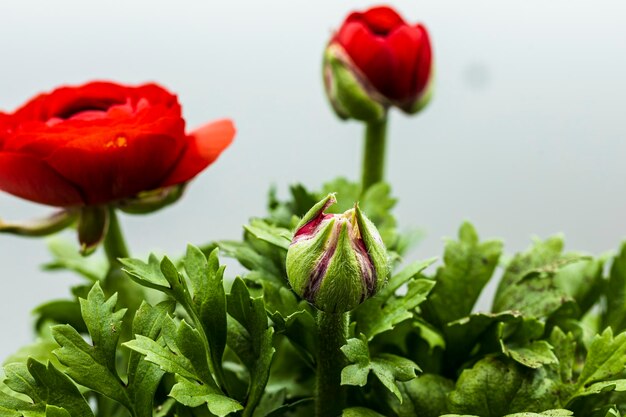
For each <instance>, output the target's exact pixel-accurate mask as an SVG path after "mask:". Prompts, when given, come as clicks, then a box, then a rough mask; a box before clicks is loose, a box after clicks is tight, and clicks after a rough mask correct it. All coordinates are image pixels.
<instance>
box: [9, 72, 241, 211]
mask: <svg viewBox="0 0 626 417" xmlns="http://www.w3.org/2000/svg"><path fill="white" fill-rule="evenodd" d="M234 134H235V129H234V127H233V124H232V123H231V122H230V121H229V120H220V121H217V122H213V123H209V124H207V125H205V126H203V127H201V128H199V129H197V130H195V131H192V132H191V133H185V121H184V120H183V118H182V115H181V107H180V104H179V103H178V100H177V98H176V96H175V95H173V94H172V93H170V92H168V91H167V90H165V89H164V88H162V87H160V86H158V85H155V84H146V85H141V86H138V87H129V86H124V85H119V84H114V83H110V82H92V83H89V84H85V85H82V86H78V87H62V88H58V89H56V90H54V91H52V92H51V93H47V94H41V95H39V96H37V97H35V98H33V99H32V100H30V101H29V102H28V103H26V104H25V105H23V106H22V107H21V108H19V109H18V110H16V111H15V112H14V113H12V114H2V113H0V190H4V191H6V192H8V193H11V194H13V195H16V196H18V197H22V198H25V199H27V200H31V201H34V202H37V203H42V204H47V205H51V206H59V207H74V206H92V205H101V204H107V203H111V202H115V201H117V200H122V199H127V198H132V197H135V196H136V195H137V194H138V193H140V192H142V191H149V190H155V189H158V188H162V187H168V186H172V185H176V184H181V183H184V182H186V181H189V180H190V179H192V178H193V177H195V176H196V175H197V174H198V173H200V172H201V171H202V170H203V169H205V168H206V167H207V166H208V165H210V164H211V163H212V162H213V161H215V159H216V158H217V157H218V156H219V155H220V153H221V152H222V151H223V150H224V149H225V148H226V147H227V146H228V145H229V144H230V143H231V141H232V139H233V136H234Z"/></svg>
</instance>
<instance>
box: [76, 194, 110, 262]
mask: <svg viewBox="0 0 626 417" xmlns="http://www.w3.org/2000/svg"><path fill="white" fill-rule="evenodd" d="M108 229H109V209H108V207H106V206H85V207H82V208H81V210H80V219H79V221H78V241H79V243H80V253H81V254H83V255H84V256H87V255H90V254H91V253H93V251H95V250H96V248H97V247H98V245H99V244H100V243H101V242H102V241H103V240H104V237H105V236H106V233H107V231H108Z"/></svg>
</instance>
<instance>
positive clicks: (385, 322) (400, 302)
mask: <svg viewBox="0 0 626 417" xmlns="http://www.w3.org/2000/svg"><path fill="white" fill-rule="evenodd" d="M434 261H435V260H434V259H429V260H426V261H421V262H414V263H412V264H411V265H409V266H408V267H406V268H405V269H403V270H402V271H401V272H400V273H398V274H396V275H394V276H393V277H391V279H390V280H389V282H388V283H387V286H386V287H384V288H383V289H382V290H381V291H380V292H379V293H378V294H377V295H376V296H374V297H372V298H370V299H369V300H367V301H366V302H364V303H363V304H361V306H359V307H358V308H357V309H356V310H355V312H354V316H355V317H356V323H357V332H358V333H363V334H364V335H366V336H367V338H368V340H371V339H373V338H374V336H376V335H378V334H380V333H383V332H385V331H388V330H392V329H393V328H394V326H396V325H397V324H399V323H401V322H403V321H405V320H408V319H410V318H412V317H413V316H414V311H415V308H416V307H417V306H418V305H420V303H422V302H423V301H424V300H425V299H426V296H427V295H428V293H429V292H430V290H431V289H432V288H433V286H434V285H435V283H434V282H433V281H431V280H427V279H418V278H417V277H418V276H420V273H421V272H422V271H423V270H424V269H426V268H427V267H428V266H429V265H431V264H432V263H433V262H434ZM407 282H408V283H409V284H408V290H407V293H406V295H404V296H399V297H398V296H396V295H395V291H396V290H397V289H398V288H400V287H401V286H402V285H403V284H405V283H407Z"/></svg>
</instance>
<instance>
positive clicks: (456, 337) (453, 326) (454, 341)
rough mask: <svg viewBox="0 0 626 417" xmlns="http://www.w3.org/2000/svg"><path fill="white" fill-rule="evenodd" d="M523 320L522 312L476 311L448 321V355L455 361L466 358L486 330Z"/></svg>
mask: <svg viewBox="0 0 626 417" xmlns="http://www.w3.org/2000/svg"><path fill="white" fill-rule="evenodd" d="M522 320H523V318H522V316H521V314H520V313H519V312H515V311H505V312H502V313H495V314H494V313H474V314H471V315H469V316H467V317H464V318H462V319H459V320H456V321H453V322H451V323H448V325H447V326H446V327H445V328H444V334H445V336H446V348H447V349H446V356H447V357H449V358H451V361H454V364H453V365H454V366H456V365H458V364H459V361H463V360H465V358H466V356H467V355H468V354H469V353H470V352H471V351H472V349H473V348H474V346H475V345H476V344H477V343H478V341H479V340H481V338H483V337H484V335H485V334H486V332H488V331H490V330H492V329H493V328H494V326H495V325H497V324H498V323H509V324H519V323H521V322H522Z"/></svg>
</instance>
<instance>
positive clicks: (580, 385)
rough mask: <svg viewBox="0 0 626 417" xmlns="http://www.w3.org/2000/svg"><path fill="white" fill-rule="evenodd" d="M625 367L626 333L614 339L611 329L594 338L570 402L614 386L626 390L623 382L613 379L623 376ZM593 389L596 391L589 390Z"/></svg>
mask: <svg viewBox="0 0 626 417" xmlns="http://www.w3.org/2000/svg"><path fill="white" fill-rule="evenodd" d="M625 367H626V332H624V333H620V334H619V335H617V336H616V337H615V338H614V337H613V331H612V330H611V328H610V327H609V328H607V329H606V330H605V331H604V332H602V334H600V335H597V336H596V337H594V339H593V341H592V342H591V345H590V346H589V348H588V353H587V358H586V360H585V366H584V367H583V370H582V372H581V374H580V376H579V377H578V381H577V383H576V388H577V390H576V392H575V393H574V395H573V396H572V398H571V399H570V402H571V400H573V399H574V398H576V397H578V396H581V395H590V394H593V393H596V391H597V390H601V391H602V390H605V389H607V388H608V387H610V386H611V385H612V384H613V385H614V386H613V389H614V390H618V391H622V390H623V389H625V388H626V385H624V383H623V382H622V381H623V380H620V379H618V380H613V379H614V378H615V377H620V376H623V375H624V368H625ZM595 384H598V385H595ZM591 387H594V389H593V390H589V389H590V388H591ZM587 390H589V391H587ZM585 392H586V393H585ZM598 392H600V391H598Z"/></svg>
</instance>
